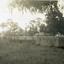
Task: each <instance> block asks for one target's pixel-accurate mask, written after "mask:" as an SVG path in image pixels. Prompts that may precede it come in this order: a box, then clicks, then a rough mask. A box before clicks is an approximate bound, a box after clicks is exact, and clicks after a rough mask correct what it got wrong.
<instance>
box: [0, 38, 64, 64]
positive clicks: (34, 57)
mask: <svg viewBox="0 0 64 64" xmlns="http://www.w3.org/2000/svg"><path fill="white" fill-rule="evenodd" d="M0 64H64V50H63V49H60V48H54V47H43V46H40V45H35V44H34V43H30V42H28V43H27V42H24V43H21V42H13V41H11V42H9V40H6V39H4V40H0Z"/></svg>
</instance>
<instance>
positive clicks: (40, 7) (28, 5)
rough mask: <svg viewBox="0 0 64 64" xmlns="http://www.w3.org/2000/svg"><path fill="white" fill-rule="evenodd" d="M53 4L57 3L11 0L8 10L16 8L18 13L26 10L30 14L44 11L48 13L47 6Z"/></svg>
mask: <svg viewBox="0 0 64 64" xmlns="http://www.w3.org/2000/svg"><path fill="white" fill-rule="evenodd" d="M54 3H57V1H37V0H35V1H34V0H13V1H12V2H11V3H10V4H9V8H10V9H13V8H17V9H18V10H19V11H24V10H25V11H26V9H28V10H29V11H30V12H36V11H39V12H44V11H45V10H47V11H48V9H49V6H50V5H52V4H54ZM47 11H46V12H47Z"/></svg>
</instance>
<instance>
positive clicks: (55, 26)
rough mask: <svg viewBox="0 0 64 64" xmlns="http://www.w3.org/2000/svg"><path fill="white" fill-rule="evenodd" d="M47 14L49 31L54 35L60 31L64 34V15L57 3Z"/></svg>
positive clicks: (47, 29) (47, 30)
mask: <svg viewBox="0 0 64 64" xmlns="http://www.w3.org/2000/svg"><path fill="white" fill-rule="evenodd" d="M46 16H47V20H46V23H47V28H46V32H47V33H49V34H50V33H52V34H53V35H55V34H57V33H58V32H59V33H61V34H64V18H63V17H62V16H63V15H62V13H60V11H59V9H58V7H57V4H54V6H51V7H50V11H49V12H48V14H47V15H46Z"/></svg>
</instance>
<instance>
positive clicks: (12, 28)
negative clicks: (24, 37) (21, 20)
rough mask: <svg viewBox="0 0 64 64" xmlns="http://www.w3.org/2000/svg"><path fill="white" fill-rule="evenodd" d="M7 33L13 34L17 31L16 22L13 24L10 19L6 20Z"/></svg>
mask: <svg viewBox="0 0 64 64" xmlns="http://www.w3.org/2000/svg"><path fill="white" fill-rule="evenodd" d="M6 24H7V28H8V30H7V32H8V33H10V34H15V33H17V32H18V31H19V25H18V23H17V22H13V21H12V20H11V19H8V20H7V22H6Z"/></svg>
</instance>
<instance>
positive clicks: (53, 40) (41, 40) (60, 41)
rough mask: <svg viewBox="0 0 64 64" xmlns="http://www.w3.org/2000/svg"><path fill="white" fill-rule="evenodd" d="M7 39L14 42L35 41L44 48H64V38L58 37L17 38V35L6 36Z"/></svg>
mask: <svg viewBox="0 0 64 64" xmlns="http://www.w3.org/2000/svg"><path fill="white" fill-rule="evenodd" d="M5 38H7V39H12V40H27V41H28V40H31V41H33V40H35V41H36V42H35V43H36V44H40V45H43V46H60V47H64V37H57V36H20V35H19V36H16V35H13V36H12V35H6V36H5Z"/></svg>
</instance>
